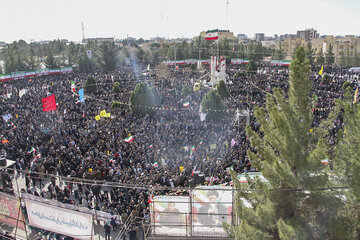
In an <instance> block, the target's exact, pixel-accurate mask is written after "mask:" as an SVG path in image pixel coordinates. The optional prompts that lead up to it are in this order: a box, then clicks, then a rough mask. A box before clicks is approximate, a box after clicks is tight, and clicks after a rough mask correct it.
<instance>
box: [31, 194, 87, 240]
mask: <svg viewBox="0 0 360 240" xmlns="http://www.w3.org/2000/svg"><path fill="white" fill-rule="evenodd" d="M25 203H26V209H27V214H28V219H29V225H31V226H35V227H38V228H41V229H44V230H48V231H51V232H55V233H60V234H63V235H66V236H70V237H74V238H76V239H84V240H85V239H91V236H92V232H93V226H92V224H93V221H92V215H91V214H85V213H80V212H77V211H72V210H67V209H64V208H59V207H55V206H51V205H48V204H44V203H41V202H36V201H32V200H30V199H25Z"/></svg>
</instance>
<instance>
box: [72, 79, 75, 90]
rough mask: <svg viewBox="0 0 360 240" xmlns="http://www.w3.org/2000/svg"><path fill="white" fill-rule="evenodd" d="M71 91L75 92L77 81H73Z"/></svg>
mask: <svg viewBox="0 0 360 240" xmlns="http://www.w3.org/2000/svg"><path fill="white" fill-rule="evenodd" d="M71 91H73V92H75V81H71Z"/></svg>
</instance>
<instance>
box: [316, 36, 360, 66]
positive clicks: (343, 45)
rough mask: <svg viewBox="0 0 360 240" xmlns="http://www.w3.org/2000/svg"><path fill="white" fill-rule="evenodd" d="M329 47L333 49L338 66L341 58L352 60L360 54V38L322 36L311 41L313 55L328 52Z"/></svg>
mask: <svg viewBox="0 0 360 240" xmlns="http://www.w3.org/2000/svg"><path fill="white" fill-rule="evenodd" d="M330 45H331V46H332V48H333V50H332V51H333V53H334V56H335V63H336V64H338V63H339V62H340V59H341V57H342V56H345V57H349V58H350V59H352V58H354V57H355V56H356V55H359V54H360V38H359V37H356V36H354V35H346V36H345V37H339V36H337V37H334V36H332V35H328V36H323V37H321V38H318V39H313V40H312V48H313V49H314V51H315V54H318V53H319V52H321V51H322V52H323V53H324V54H325V53H327V52H328V51H329V47H330Z"/></svg>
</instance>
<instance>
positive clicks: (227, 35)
mask: <svg viewBox="0 0 360 240" xmlns="http://www.w3.org/2000/svg"><path fill="white" fill-rule="evenodd" d="M200 36H201V37H203V38H204V37H205V36H206V31H203V32H201V33H200ZM218 37H219V40H220V41H221V40H224V39H227V40H229V41H232V42H238V38H237V37H235V36H234V33H233V32H230V30H219V31H218Z"/></svg>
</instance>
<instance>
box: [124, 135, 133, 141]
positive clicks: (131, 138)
mask: <svg viewBox="0 0 360 240" xmlns="http://www.w3.org/2000/svg"><path fill="white" fill-rule="evenodd" d="M132 140H134V137H133V136H130V137H128V138H125V142H127V143H129V142H131V141H132Z"/></svg>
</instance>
